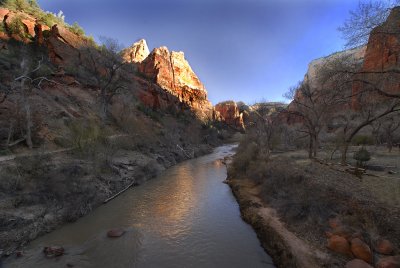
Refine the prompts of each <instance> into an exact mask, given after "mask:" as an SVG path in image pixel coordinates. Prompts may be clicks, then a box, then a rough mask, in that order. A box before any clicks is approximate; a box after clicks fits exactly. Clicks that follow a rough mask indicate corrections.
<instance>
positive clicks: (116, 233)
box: [107, 228, 125, 238]
mask: <svg viewBox="0 0 400 268" xmlns="http://www.w3.org/2000/svg"><path fill="white" fill-rule="evenodd" d="M124 233H125V230H123V229H120V228H116V229H111V230H109V231H108V232H107V236H108V237H111V238H115V237H121V236H122V235H123V234H124Z"/></svg>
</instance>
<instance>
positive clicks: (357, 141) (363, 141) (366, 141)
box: [352, 135, 374, 146]
mask: <svg viewBox="0 0 400 268" xmlns="http://www.w3.org/2000/svg"><path fill="white" fill-rule="evenodd" d="M352 143H353V145H357V146H360V145H373V144H374V138H373V137H371V136H366V135H357V136H355V137H354V138H353V140H352Z"/></svg>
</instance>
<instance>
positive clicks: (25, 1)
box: [0, 0, 43, 15]
mask: <svg viewBox="0 0 400 268" xmlns="http://www.w3.org/2000/svg"><path fill="white" fill-rule="evenodd" d="M0 5H2V6H4V7H6V8H8V9H10V10H14V11H24V12H26V13H29V14H32V15H37V14H38V13H40V12H43V11H42V10H41V9H40V7H39V5H38V4H37V2H36V1H35V0H0Z"/></svg>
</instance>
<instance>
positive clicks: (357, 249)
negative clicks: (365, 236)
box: [351, 238, 373, 263]
mask: <svg viewBox="0 0 400 268" xmlns="http://www.w3.org/2000/svg"><path fill="white" fill-rule="evenodd" d="M351 252H352V253H353V254H354V256H356V257H357V258H359V259H361V260H363V261H365V262H368V263H372V257H373V256H372V252H371V249H370V248H369V246H368V245H367V244H365V242H364V241H362V240H361V239H359V238H354V239H352V240H351Z"/></svg>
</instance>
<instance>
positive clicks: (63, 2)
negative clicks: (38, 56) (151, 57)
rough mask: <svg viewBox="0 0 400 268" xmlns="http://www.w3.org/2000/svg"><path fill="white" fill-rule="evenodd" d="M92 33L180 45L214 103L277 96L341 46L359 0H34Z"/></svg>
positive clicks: (127, 42)
mask: <svg viewBox="0 0 400 268" xmlns="http://www.w3.org/2000/svg"><path fill="white" fill-rule="evenodd" d="M38 2H39V4H40V6H41V7H42V8H43V9H44V10H47V11H51V12H56V13H57V12H58V11H59V10H62V11H63V12H64V14H65V16H66V21H67V22H68V23H70V24H72V23H73V22H75V21H77V22H78V23H79V24H80V25H81V26H82V27H83V28H84V29H85V32H86V33H87V34H88V35H93V37H95V38H96V39H98V37H99V36H107V37H112V38H116V39H118V40H119V41H120V42H121V43H122V44H124V45H125V46H129V45H131V44H132V43H134V42H135V41H137V40H138V39H141V38H144V39H146V40H147V43H148V45H149V48H150V50H151V49H153V48H155V47H159V46H164V45H165V46H167V47H168V48H169V49H170V50H175V51H184V52H185V56H186V59H187V60H188V61H189V63H190V65H191V66H192V68H193V70H194V71H195V72H196V74H197V75H198V76H199V78H200V80H201V81H202V82H203V83H204V85H205V86H206V88H207V90H208V95H209V99H210V100H211V102H212V103H213V104H216V103H218V102H220V101H223V100H230V99H232V100H236V101H239V100H242V101H245V102H247V103H252V102H254V101H257V100H261V99H264V100H268V101H282V100H284V98H283V97H282V95H283V94H284V93H285V92H286V91H287V90H288V88H289V87H290V86H292V85H294V84H296V83H297V82H298V81H299V80H301V79H303V77H304V74H305V72H306V71H307V66H308V63H309V62H310V61H311V60H313V59H316V58H319V57H322V56H326V55H329V54H331V53H333V52H336V51H340V50H342V49H343V45H344V41H343V40H342V39H341V38H340V33H338V32H337V30H336V29H337V27H338V26H340V25H341V24H342V23H343V21H344V20H345V19H346V18H347V17H348V14H349V10H351V9H354V8H355V7H356V6H357V3H358V0H130V1H128V0H125V1H124V0H112V1H111V0H110V1H104V0H85V1H82V0H39V1H38Z"/></svg>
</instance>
